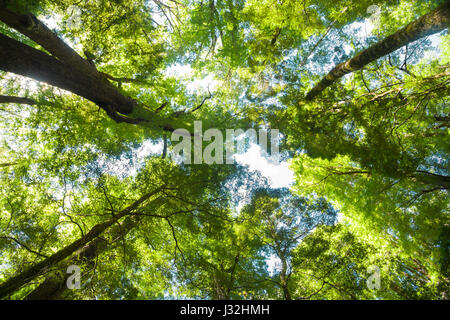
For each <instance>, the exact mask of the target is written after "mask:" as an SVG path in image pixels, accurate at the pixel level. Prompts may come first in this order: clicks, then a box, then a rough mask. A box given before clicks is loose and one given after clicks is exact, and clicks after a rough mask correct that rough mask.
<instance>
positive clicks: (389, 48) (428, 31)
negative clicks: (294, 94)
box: [306, 1, 450, 101]
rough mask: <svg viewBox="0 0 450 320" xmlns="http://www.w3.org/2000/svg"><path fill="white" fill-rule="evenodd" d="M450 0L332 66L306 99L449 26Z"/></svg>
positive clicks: (312, 97)
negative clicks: (346, 76) (347, 75)
mask: <svg viewBox="0 0 450 320" xmlns="http://www.w3.org/2000/svg"><path fill="white" fill-rule="evenodd" d="M449 16H450V1H446V2H445V3H444V4H442V5H441V6H439V7H438V8H436V9H435V10H433V11H431V12H430V13H428V14H426V15H424V16H422V17H421V18H419V19H417V20H416V21H413V22H411V23H410V24H408V25H407V26H406V27H405V28H403V29H401V30H399V31H397V32H396V33H394V34H392V35H390V36H389V37H387V38H386V39H384V40H383V41H381V42H378V43H376V44H374V45H373V46H371V47H369V48H368V49H366V50H364V51H362V52H361V53H359V54H358V55H356V56H355V57H353V58H352V59H350V60H348V61H346V62H344V63H341V64H339V65H337V66H336V67H334V68H333V70H331V71H330V73H328V75H327V76H325V77H324V78H323V79H322V80H321V81H320V82H319V83H318V84H317V85H316V86H315V87H314V88H313V89H312V90H311V91H310V92H308V94H307V95H306V100H307V101H310V100H313V99H314V98H315V97H316V96H317V95H319V94H320V93H321V92H322V91H323V90H324V89H326V88H327V87H329V86H330V85H332V84H333V83H334V82H335V81H336V80H338V79H339V78H341V77H343V76H344V75H346V74H348V73H352V72H354V71H357V70H360V69H361V68H363V67H364V66H366V65H368V64H369V63H371V62H373V61H376V60H377V59H379V58H381V57H383V56H385V55H387V54H389V53H391V52H394V51H395V50H397V49H399V48H401V47H403V46H405V45H407V44H408V43H411V42H413V41H416V40H418V39H420V38H423V37H425V36H429V35H432V34H434V33H437V32H440V31H442V30H444V29H446V28H448V26H449Z"/></svg>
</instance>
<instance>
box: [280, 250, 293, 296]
mask: <svg viewBox="0 0 450 320" xmlns="http://www.w3.org/2000/svg"><path fill="white" fill-rule="evenodd" d="M280 259H281V272H280V284H281V289H282V290H283V296H284V299H285V300H292V297H291V293H290V291H289V288H288V282H289V279H288V278H289V277H288V275H287V262H286V258H285V257H284V255H280Z"/></svg>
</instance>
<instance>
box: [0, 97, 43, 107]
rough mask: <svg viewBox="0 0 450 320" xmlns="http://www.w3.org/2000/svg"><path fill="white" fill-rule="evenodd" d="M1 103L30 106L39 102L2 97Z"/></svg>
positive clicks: (21, 98) (0, 98) (22, 98)
mask: <svg viewBox="0 0 450 320" xmlns="http://www.w3.org/2000/svg"><path fill="white" fill-rule="evenodd" d="M0 103H21V104H29V105H30V106H32V105H35V104H37V102H36V101H34V100H32V99H28V98H24V97H14V96H2V95H0Z"/></svg>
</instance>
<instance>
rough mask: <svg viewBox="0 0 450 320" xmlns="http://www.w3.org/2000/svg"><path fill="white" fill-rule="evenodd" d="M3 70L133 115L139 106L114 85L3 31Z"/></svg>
mask: <svg viewBox="0 0 450 320" xmlns="http://www.w3.org/2000/svg"><path fill="white" fill-rule="evenodd" d="M0 69H1V70H4V71H8V72H12V73H15V74H19V75H21V76H24V77H29V78H32V79H34V80H37V81H42V82H46V83H48V84H50V85H52V86H55V87H58V88H61V89H64V90H67V91H70V92H72V93H75V94H77V95H79V96H82V97H83V98H86V99H88V100H90V101H92V102H94V103H95V104H97V105H98V106H99V107H101V108H103V109H105V110H106V111H107V112H108V111H109V110H110V109H113V110H115V111H118V112H120V113H123V114H129V113H131V112H132V111H133V109H134V106H135V105H136V102H134V101H133V100H131V99H130V98H127V97H125V96H123V95H121V94H120V93H119V92H118V91H117V90H116V89H115V88H114V87H113V86H112V85H108V84H106V83H105V82H103V81H100V80H99V79H98V78H94V77H91V76H89V75H86V74H85V73H83V72H82V71H80V70H78V69H76V68H74V67H72V66H69V65H66V64H64V63H63V62H61V61H59V60H58V59H56V58H54V57H52V56H49V55H48V54H46V53H44V52H42V51H40V50H37V49H34V48H32V47H30V46H27V45H25V44H23V43H21V42H19V41H17V40H14V39H12V38H9V37H7V36H5V35H3V34H0Z"/></svg>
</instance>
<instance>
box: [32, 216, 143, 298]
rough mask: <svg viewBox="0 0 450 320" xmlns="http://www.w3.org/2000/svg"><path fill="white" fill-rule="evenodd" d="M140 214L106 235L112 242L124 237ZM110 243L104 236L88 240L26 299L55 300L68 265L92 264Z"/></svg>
mask: <svg viewBox="0 0 450 320" xmlns="http://www.w3.org/2000/svg"><path fill="white" fill-rule="evenodd" d="M140 219H141V217H140V216H133V217H127V218H126V219H125V220H124V222H123V223H122V224H121V225H114V226H112V228H111V229H110V230H109V232H108V235H105V236H108V237H109V238H111V239H112V241H111V244H112V243H116V242H117V241H118V240H120V239H122V238H124V237H125V236H126V235H127V234H128V233H129V232H130V231H131V230H132V229H133V228H134V227H135V226H136V225H137V224H138V222H139V221H140ZM109 244H110V243H108V241H106V240H105V239H104V238H96V239H94V240H93V241H91V242H89V244H87V245H86V246H84V247H83V248H82V249H81V250H79V251H78V252H76V254H75V255H74V256H73V257H72V258H71V259H69V260H67V261H65V262H63V263H62V264H61V266H60V267H59V268H58V269H59V270H58V271H57V272H56V274H55V275H52V276H50V277H47V278H46V279H45V280H44V282H42V283H41V284H40V285H39V286H38V287H37V288H36V289H34V290H33V291H32V292H31V293H29V294H28V295H27V296H26V298H25V299H26V300H55V299H59V297H60V296H61V295H62V294H63V293H64V292H65V291H66V290H67V285H66V282H67V279H68V277H69V274H67V272H66V270H67V268H68V267H69V266H70V265H78V264H87V265H93V264H94V259H95V258H96V257H97V256H98V255H100V254H101V253H102V252H104V251H105V250H106V249H108V248H110V246H109Z"/></svg>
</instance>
